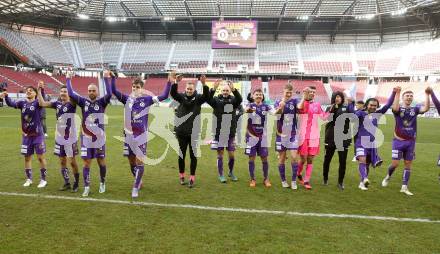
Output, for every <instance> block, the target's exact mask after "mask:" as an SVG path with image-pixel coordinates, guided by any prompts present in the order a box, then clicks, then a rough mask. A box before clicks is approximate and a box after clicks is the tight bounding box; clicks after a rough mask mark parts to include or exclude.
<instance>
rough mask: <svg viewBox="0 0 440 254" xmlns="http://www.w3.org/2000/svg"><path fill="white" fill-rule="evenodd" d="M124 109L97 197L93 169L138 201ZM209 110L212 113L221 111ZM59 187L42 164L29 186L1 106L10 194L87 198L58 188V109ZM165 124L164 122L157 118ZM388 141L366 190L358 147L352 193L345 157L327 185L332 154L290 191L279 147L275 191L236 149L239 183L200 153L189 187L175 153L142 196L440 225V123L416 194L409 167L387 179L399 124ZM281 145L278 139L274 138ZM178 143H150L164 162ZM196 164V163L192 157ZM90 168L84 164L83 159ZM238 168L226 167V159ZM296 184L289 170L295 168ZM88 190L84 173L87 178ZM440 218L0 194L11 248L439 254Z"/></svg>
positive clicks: (54, 169) (2, 233)
mask: <svg viewBox="0 0 440 254" xmlns="http://www.w3.org/2000/svg"><path fill="white" fill-rule="evenodd" d="M152 111H153V112H154V113H156V115H159V116H160V117H164V118H168V119H172V117H173V114H172V111H171V109H168V108H153V109H152ZM122 112H123V108H122V107H116V106H111V107H109V108H108V110H107V114H108V116H109V117H108V122H109V124H108V125H107V127H106V133H107V137H108V138H107V164H108V173H107V192H106V193H104V194H99V193H98V191H97V190H98V179H99V178H98V174H99V172H98V171H99V170H98V169H97V165H96V163H94V164H93V167H92V175H91V180H92V185H91V188H92V191H93V193H92V194H91V197H92V198H98V199H99V198H105V199H112V200H125V201H127V200H131V198H130V191H131V185H132V176H131V173H130V170H129V168H128V162H127V160H126V159H125V158H123V157H122V143H121V141H119V140H117V139H115V138H114V136H118V135H120V134H121V130H122V121H123V116H122ZM204 112H211V110H210V109H206V110H204ZM47 115H48V123H47V124H48V127H49V133H50V137H49V138H48V139H47V159H48V182H49V185H48V186H47V187H46V188H45V189H43V190H39V189H37V187H36V184H35V180H37V179H38V178H39V170H38V164H37V161H36V159H34V161H33V162H34V163H33V169H34V185H32V186H31V187H30V188H24V187H22V184H23V182H24V172H23V159H22V157H21V155H20V154H19V151H20V144H21V143H20V142H21V135H20V130H19V127H20V123H19V121H20V117H19V111H18V110H14V109H10V108H0V141H1V142H0V151H1V152H0V192H17V193H29V194H44V195H60V196H61V195H62V196H68V197H78V198H79V197H80V195H81V193H75V194H72V193H65V192H60V191H58V188H59V187H60V185H61V184H62V178H61V175H60V173H59V164H58V158H57V157H55V156H54V155H53V153H52V152H53V143H54V140H53V131H54V127H55V119H54V118H55V117H54V116H55V113H54V111H53V110H50V109H48V111H47ZM155 120H156V119H155ZM380 128H381V129H382V131H383V132H384V136H385V143H384V145H383V146H382V147H381V149H380V154H381V156H382V158H383V159H384V164H383V166H382V167H381V168H378V169H372V170H371V171H370V177H369V179H370V180H371V181H372V185H371V187H370V190H369V191H367V192H362V191H360V190H359V189H358V188H357V185H358V181H359V177H358V171H357V164H356V163H353V162H351V158H352V154H353V153H352V147H351V150H350V153H349V154H350V156H349V162H348V165H347V174H346V180H345V187H346V190H345V191H343V192H341V191H339V190H338V189H337V187H336V180H337V155H335V157H334V159H333V162H332V166H331V169H330V184H329V186H323V185H321V182H322V159H323V150H322V149H321V154H320V155H319V156H318V157H317V159H316V161H315V166H314V171H313V176H312V185H313V190H312V191H306V190H304V189H303V188H300V189H299V190H298V191H292V190H290V189H282V188H281V185H280V181H279V175H278V169H277V161H276V153H275V151H274V148H273V147H271V148H270V155H269V157H270V164H269V165H270V178H271V180H272V183H273V187H272V188H270V189H266V188H264V187H263V186H262V184H261V181H262V172H261V163H260V161H259V160H257V163H256V175H257V188H255V189H250V188H249V187H248V177H249V174H248V164H247V157H246V156H245V155H244V153H243V149H241V148H240V149H237V151H236V174H237V176H238V177H239V181H238V182H236V183H232V182H228V183H227V184H221V183H219V182H218V180H217V177H216V174H217V169H216V155H215V153H214V152H213V151H210V150H209V147H208V146H206V145H203V146H202V147H201V152H202V157H201V158H199V163H198V170H197V177H196V187H195V188H194V189H188V188H187V187H184V186H180V185H179V184H178V174H177V173H178V170H177V155H176V153H175V152H174V151H172V150H169V152H168V153H167V155H166V157H165V159H164V160H163V161H161V162H160V163H159V164H157V165H154V166H146V170H145V174H144V189H143V190H142V191H141V192H140V198H139V201H145V202H156V203H172V204H192V205H203V206H213V207H231V208H246V209H264V210H278V211H294V212H304V213H329V214H330V213H332V214H357V215H370V216H390V217H399V218H426V219H431V220H440V185H439V181H438V179H437V178H438V173H439V169H438V167H437V166H436V162H437V158H438V154H439V152H440V130H439V129H440V120H436V119H424V118H420V119H419V125H418V128H419V133H418V134H419V137H418V143H417V152H416V153H417V155H416V157H417V158H416V161H415V163H414V170H413V173H412V175H411V181H410V190H411V191H412V192H414V194H415V195H414V196H412V197H408V196H405V195H404V194H402V193H399V190H400V185H401V175H402V167H400V168H399V169H398V170H397V172H396V173H395V175H394V176H393V179H392V181H391V183H390V185H389V186H388V187H387V188H382V187H381V186H380V182H381V180H382V178H383V177H384V175H385V173H386V169H387V166H388V164H389V163H390V158H391V143H390V141H391V138H392V131H393V128H394V120H393V119H392V118H391V117H390V116H388V117H387V124H385V125H381V126H380ZM272 141H273V140H272ZM166 144H167V142H166V141H165V140H164V139H162V138H160V137H159V136H157V135H156V136H155V137H154V138H153V139H152V140H151V142H149V144H148V154H149V156H150V157H151V158H157V157H159V156H160V155H161V154H162V153H163V152H164V151H165V147H166ZM188 159H189V158H188ZM78 162H79V165H80V167H81V164H82V162H81V160H79V159H78ZM225 165H227V163H225ZM287 172H288V176H289V177H290V170H287ZM81 190H82V177H81ZM439 239H440V223H419V222H403V221H380V220H362V219H350V218H325V217H324V218H319V217H303V216H292V215H275V214H256V213H241V212H227V211H209V210H197V209H188V208H166V207H151V206H137V205H126V204H108V203H99V202H84V201H80V200H57V199H44V198H37V197H16V196H5V195H0V253H359V252H363V253H440V242H439Z"/></svg>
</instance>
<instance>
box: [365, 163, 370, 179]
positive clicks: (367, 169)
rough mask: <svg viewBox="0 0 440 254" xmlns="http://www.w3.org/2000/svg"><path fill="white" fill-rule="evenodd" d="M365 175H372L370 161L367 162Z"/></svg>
mask: <svg viewBox="0 0 440 254" xmlns="http://www.w3.org/2000/svg"><path fill="white" fill-rule="evenodd" d="M365 173H366V175H365V177H366V178H368V176H369V175H370V163H368V164H365Z"/></svg>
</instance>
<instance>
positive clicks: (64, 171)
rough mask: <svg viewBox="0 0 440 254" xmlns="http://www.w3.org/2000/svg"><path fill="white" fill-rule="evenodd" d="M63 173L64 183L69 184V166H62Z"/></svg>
mask: <svg viewBox="0 0 440 254" xmlns="http://www.w3.org/2000/svg"><path fill="white" fill-rule="evenodd" d="M61 175H62V176H63V179H64V184H69V180H70V179H69V170H68V169H67V168H62V169H61Z"/></svg>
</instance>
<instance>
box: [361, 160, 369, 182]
mask: <svg viewBox="0 0 440 254" xmlns="http://www.w3.org/2000/svg"><path fill="white" fill-rule="evenodd" d="M359 176H360V177H361V181H363V180H364V179H365V178H366V177H367V165H366V164H365V163H359Z"/></svg>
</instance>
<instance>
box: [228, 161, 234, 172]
mask: <svg viewBox="0 0 440 254" xmlns="http://www.w3.org/2000/svg"><path fill="white" fill-rule="evenodd" d="M234 163H235V158H229V161H228V167H229V173H232V171H233V170H234Z"/></svg>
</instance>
